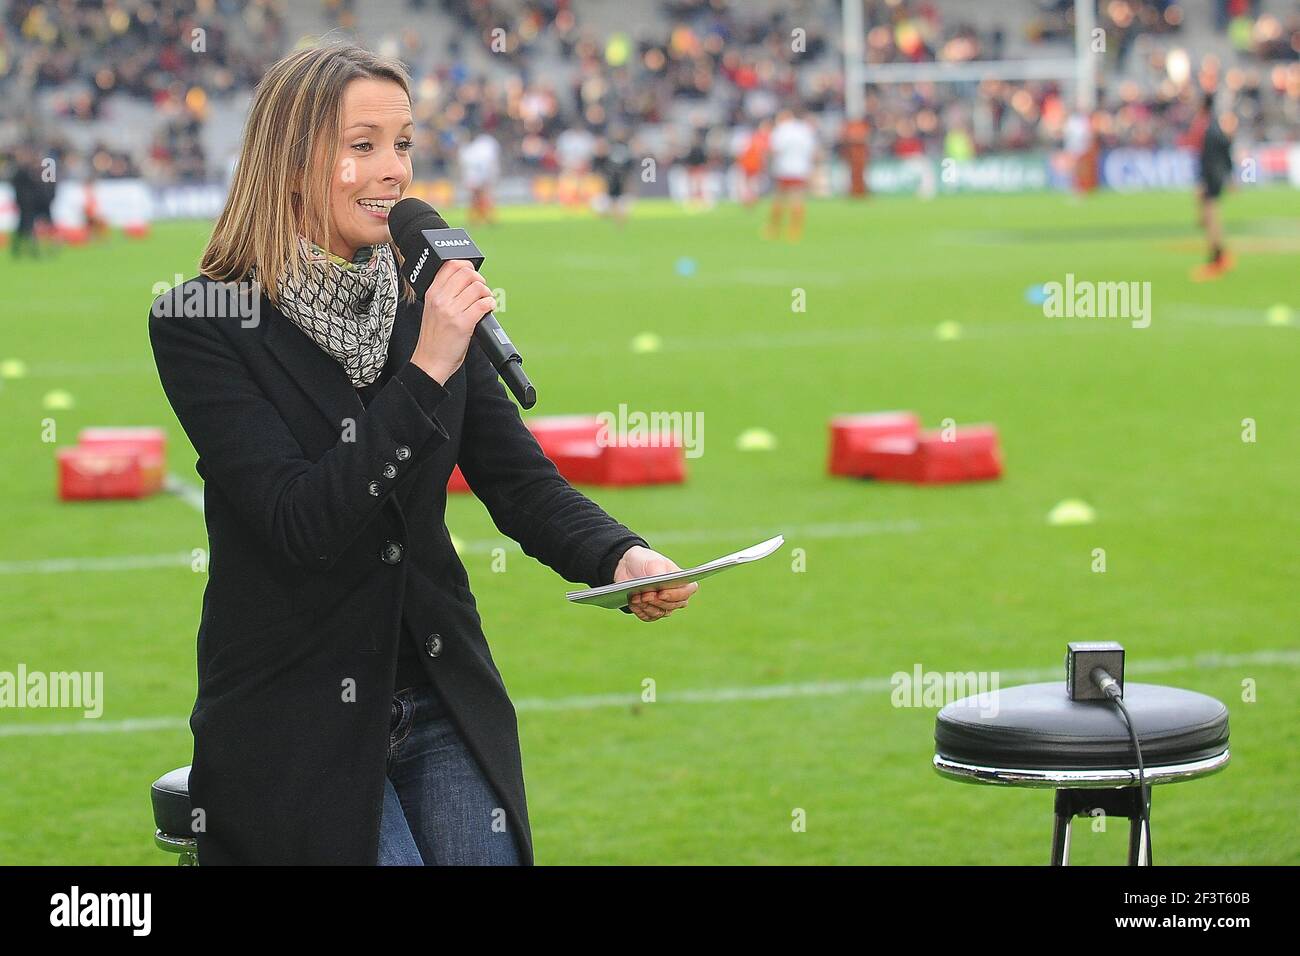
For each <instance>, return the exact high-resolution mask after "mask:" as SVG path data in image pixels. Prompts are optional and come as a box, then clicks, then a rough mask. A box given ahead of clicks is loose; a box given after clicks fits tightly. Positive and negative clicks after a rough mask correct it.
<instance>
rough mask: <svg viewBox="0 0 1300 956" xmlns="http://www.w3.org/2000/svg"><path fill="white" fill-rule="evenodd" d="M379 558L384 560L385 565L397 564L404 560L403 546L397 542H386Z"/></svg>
mask: <svg viewBox="0 0 1300 956" xmlns="http://www.w3.org/2000/svg"><path fill="white" fill-rule="evenodd" d="M379 557H380V558H381V559H383V562H384V564H397V563H399V562H400V561H401V560H402V546H401V545H400V544H398V543H397V542H396V541H385V542H384V549H383V550H382V551H380V552H379Z"/></svg>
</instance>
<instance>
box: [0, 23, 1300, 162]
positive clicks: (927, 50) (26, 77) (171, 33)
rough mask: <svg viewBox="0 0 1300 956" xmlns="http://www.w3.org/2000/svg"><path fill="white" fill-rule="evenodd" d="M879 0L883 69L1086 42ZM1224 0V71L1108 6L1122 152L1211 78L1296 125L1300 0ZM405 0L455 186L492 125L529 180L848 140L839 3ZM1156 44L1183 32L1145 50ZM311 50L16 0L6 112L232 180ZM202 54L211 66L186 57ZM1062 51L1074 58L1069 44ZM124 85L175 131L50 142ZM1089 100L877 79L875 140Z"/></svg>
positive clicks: (1167, 27)
mask: <svg viewBox="0 0 1300 956" xmlns="http://www.w3.org/2000/svg"><path fill="white" fill-rule="evenodd" d="M863 2H864V16H865V24H864V25H865V38H864V39H865V50H866V57H867V60H868V62H869V63H873V64H883V63H900V62H928V61H942V62H965V61H972V60H988V59H999V58H1001V57H1003V56H1004V55H1006V49H1007V47H1008V45H1009V44H1010V43H1011V41H1012V40H1015V41H1017V42H1019V43H1020V44H1021V46H1022V48H1023V44H1024V43H1028V44H1030V46H1031V47H1033V48H1037V47H1039V46H1040V45H1041V46H1042V47H1043V48H1044V52H1043V54H1042V55H1043V56H1053V57H1059V56H1061V55H1062V52H1063V51H1065V52H1068V46H1069V44H1071V43H1072V42H1073V31H1074V24H1073V0H1036V3H1035V4H1034V6H1033V7H1032V8H1031V12H1030V13H1028V14H1025V13H1023V12H1020V13H1017V14H1016V15H1015V16H1011V15H1008V16H1007V17H1006V18H1005V19H1001V20H997V19H996V18H993V17H990V16H989V14H988V12H987V8H984V9H983V12H981V13H980V15H979V16H978V17H976V16H975V13H976V12H979V8H977V7H975V6H974V5H972V6H971V7H970V8H969V9H970V10H971V11H972V12H971V14H970V17H971V19H969V20H968V19H967V15H966V14H965V13H964V12H963V13H961V14H959V15H955V16H954V14H953V11H954V10H958V11H965V9H966V8H964V7H962V6H959V5H954V4H946V5H943V6H940V5H938V4H936V3H935V2H932V0H863ZM1212 2H1213V21H1214V23H1213V29H1214V30H1215V31H1217V33H1218V34H1219V35H1221V37H1222V38H1224V40H1225V42H1226V43H1227V45H1228V47H1229V49H1230V51H1231V54H1232V61H1231V62H1227V63H1224V64H1223V65H1222V66H1221V67H1220V66H1219V65H1218V64H1217V61H1216V62H1215V63H1213V64H1210V65H1209V66H1207V64H1206V63H1205V62H1202V60H1201V59H1197V60H1196V61H1195V62H1193V61H1192V60H1191V59H1190V58H1189V57H1188V56H1187V55H1186V54H1182V53H1181V51H1178V50H1177V49H1176V45H1177V37H1178V35H1179V34H1180V32H1181V31H1183V30H1185V29H1186V26H1187V25H1186V24H1185V22H1184V18H1185V16H1186V12H1185V10H1184V7H1183V5H1182V4H1180V3H1178V2H1176V0H1100V3H1099V5H1098V26H1099V27H1100V28H1102V29H1103V30H1104V31H1105V34H1106V50H1105V54H1104V55H1105V57H1106V62H1107V64H1109V66H1108V67H1107V68H1106V69H1104V70H1103V73H1104V75H1106V76H1107V77H1112V76H1121V75H1122V76H1125V77H1127V78H1126V79H1123V80H1122V81H1119V82H1111V83H1109V84H1108V86H1107V89H1106V90H1105V92H1104V94H1103V97H1102V101H1101V103H1100V106H1099V110H1098V112H1097V114H1096V115H1095V116H1094V117H1093V125H1094V126H1095V128H1096V129H1097V131H1098V134H1099V136H1100V137H1101V138H1102V140H1103V142H1104V143H1106V144H1108V145H1118V144H1131V145H1161V144H1170V143H1173V142H1176V141H1177V138H1178V137H1179V135H1180V134H1181V133H1182V131H1183V129H1184V128H1185V125H1186V122H1187V121H1188V115H1189V114H1188V110H1189V108H1190V107H1189V104H1191V103H1193V102H1194V100H1195V98H1196V97H1195V94H1196V90H1197V89H1198V87H1199V84H1201V83H1202V81H1203V80H1204V77H1205V76H1206V75H1207V73H1206V71H1207V69H1208V70H1210V71H1211V72H1212V73H1213V75H1214V77H1215V82H1217V83H1219V84H1221V85H1222V87H1223V88H1224V89H1225V90H1226V91H1227V93H1228V94H1229V95H1228V96H1227V97H1223V98H1221V103H1222V105H1223V106H1224V107H1225V108H1230V109H1232V110H1233V112H1234V113H1236V114H1237V116H1238V119H1239V121H1240V128H1241V134H1244V135H1245V136H1246V137H1247V138H1255V139H1269V138H1278V137H1280V138H1284V139H1285V138H1294V137H1295V136H1296V130H1297V128H1298V126H1300V2H1297V3H1296V4H1295V5H1294V6H1293V7H1292V9H1291V11H1290V13H1289V14H1286V15H1284V16H1279V15H1277V14H1275V13H1261V12H1260V10H1259V4H1258V0H1212ZM314 3H315V4H317V5H318V9H319V12H321V13H323V14H324V19H325V22H326V23H327V24H329V25H331V26H333V27H335V28H337V30H336V32H338V33H341V34H344V35H347V34H348V33H351V32H353V31H357V30H358V27H359V26H364V25H366V24H365V17H366V14H367V6H368V4H367V0H314ZM406 10H407V12H409V13H410V14H412V15H413V16H412V17H409V18H407V22H413V20H414V15H416V14H419V13H420V12H422V11H426V10H427V11H436V12H438V13H439V14H441V15H442V16H444V17H445V18H447V19H448V20H449V21H450V22H451V23H452V24H454V25H455V26H456V27H457V29H455V30H453V31H429V30H422V29H417V28H414V27H409V26H408V27H405V28H403V27H401V26H400V25H399V26H397V28H396V29H394V30H391V31H390V30H385V29H383V28H380V27H378V26H376V25H374V24H369V25H368V26H369V31H368V32H367V31H361V32H362V33H364V34H365V35H366V36H367V37H368V38H369V39H371V40H372V45H373V46H374V47H375V48H376V49H377V50H378V51H379V52H382V53H387V54H390V55H395V56H398V57H400V58H401V59H402V60H403V61H404V62H406V63H407V65H408V66H409V67H410V69H411V72H412V78H413V90H412V92H413V109H414V113H415V119H416V123H417V134H416V142H417V147H416V149H415V151H414V152H413V154H412V155H413V160H414V162H415V164H416V174H417V176H422V177H428V176H439V175H449V176H450V175H455V173H456V169H457V157H458V154H459V152H460V150H461V149H462V148H463V147H464V146H465V145H466V144H468V143H469V142H470V140H471V139H473V137H474V136H475V135H477V134H478V133H480V132H484V131H486V132H488V133H490V134H491V136H492V137H494V138H495V139H496V140H497V142H498V143H499V147H500V155H501V157H502V165H503V167H504V171H506V172H513V173H527V172H550V171H557V170H562V169H566V168H581V167H583V166H584V165H586V164H588V163H589V162H590V161H591V159H592V157H593V156H594V154H595V151H596V150H597V148H598V147H599V144H600V143H601V141H602V140H604V141H610V142H615V141H616V142H621V143H631V144H634V146H635V148H636V150H637V151H638V154H639V155H648V156H654V157H656V158H657V159H658V160H659V161H661V162H664V161H666V162H674V161H683V160H689V161H690V164H691V165H696V166H698V165H700V164H701V163H702V162H703V163H710V164H711V163H727V162H729V161H730V160H731V159H732V158H734V156H735V155H736V154H737V153H738V152H739V151H741V150H743V148H744V145H745V143H746V142H747V137H748V132H749V131H750V130H752V129H754V128H756V127H757V126H758V125H759V124H760V123H761V122H763V121H764V120H769V119H771V118H772V117H773V116H774V115H775V114H776V112H777V110H778V109H779V108H780V107H782V106H783V105H789V104H794V103H798V104H801V105H802V106H803V107H804V108H805V109H806V110H807V111H808V113H809V114H810V115H811V118H812V119H813V121H814V122H815V123H817V124H818V125H819V127H820V131H821V133H822V135H823V137H824V138H825V140H826V142H827V145H828V146H829V145H832V144H833V143H834V141H835V138H836V136H837V135H838V129H839V112H840V110H841V106H842V102H843V91H844V76H843V69H842V60H841V55H842V50H841V47H840V43H841V38H840V32H841V24H840V7H839V3H838V2H836V0H789V2H786V3H781V4H755V5H751V4H746V3H742V2H739V0H731V2H728V0H657V2H655V3H654V4H653V6H650V5H649V4H647V6H646V9H645V10H643V11H641V15H640V17H639V19H637V18H630V19H635V23H632V24H631V25H629V26H628V27H627V28H625V29H623V28H614V29H610V28H608V27H597V26H595V25H593V23H586V22H583V19H582V16H581V13H580V10H579V9H578V8H575V6H574V5H573V3H572V2H570V0H522V2H521V0H406ZM1202 16H1203V13H1202ZM990 22H996V23H997V25H996V26H990V25H989V24H990ZM376 31H378V32H377V33H376ZM1145 35H1152V36H1157V37H1163V38H1164V39H1165V40H1168V42H1167V43H1160V44H1150V45H1146V46H1144V45H1143V44H1141V43H1139V42H1138V40H1139V39H1140V38H1141V37H1143V36H1145ZM296 40H297V38H296V37H293V36H290V35H288V31H287V28H286V8H285V0H251V2H236V0H97V2H90V0H12V2H10V3H9V5H8V7H7V8H6V12H5V14H4V19H3V22H2V23H0V146H3V145H5V140H4V138H3V132H4V130H5V128H6V126H5V124H6V122H7V123H8V124H9V126H8V128H9V129H10V130H12V129H14V128H21V129H22V130H23V133H22V135H24V136H26V137H27V139H28V141H40V140H41V139H42V137H44V140H45V142H47V143H48V145H49V148H50V150H60V149H61V150H62V151H63V154H65V155H66V159H67V161H68V162H69V163H71V164H73V165H74V167H75V166H76V165H77V164H80V165H81V166H83V167H84V168H87V169H91V170H93V171H94V172H95V173H97V174H98V175H100V176H119V175H137V174H143V175H145V176H148V177H150V178H151V179H155V180H159V181H189V180H201V179H204V178H208V179H219V178H221V176H222V175H223V173H224V169H223V166H224V164H225V162H226V161H227V159H228V152H227V154H226V155H209V152H210V150H206V149H205V146H204V135H203V134H204V129H205V123H206V122H207V120H208V117H209V109H210V107H211V105H212V103H213V102H214V101H215V100H217V99H221V98H225V97H227V96H228V95H230V94H232V93H239V92H243V93H246V92H247V91H248V90H249V89H251V87H252V86H253V85H255V84H256V82H257V80H258V79H259V78H260V76H261V75H262V72H263V71H264V69H265V67H266V66H267V65H268V64H269V63H270V62H271V61H273V60H274V59H275V58H277V57H278V56H280V55H282V54H283V53H285V52H286V51H287V50H288V49H289V48H290V47H291V46H292V45H293V43H294V42H295V41H296ZM196 43H199V44H200V45H201V46H202V53H203V55H189V53H188V51H190V50H192V49H196V47H195V44H196ZM1053 43H1059V44H1060V49H1058V50H1056V51H1055V52H1048V51H1047V50H1046V47H1047V46H1048V45H1050V44H1053ZM1171 45H1172V46H1173V47H1175V49H1174V51H1173V52H1170V53H1167V52H1166V47H1169V46H1171ZM1180 56H1181V59H1179V57H1180ZM115 93H127V94H129V95H131V96H133V97H137V98H139V99H141V100H142V101H144V102H146V103H147V104H149V106H150V108H151V110H152V117H153V122H154V123H155V124H156V128H155V129H154V132H153V135H152V136H151V138H150V139H149V141H148V142H147V144H145V145H144V146H143V147H142V148H140V149H138V150H136V152H135V153H133V154H132V155H125V154H122V153H118V152H115V150H114V149H112V148H109V147H108V146H107V145H105V144H103V143H92V144H90V145H89V147H87V146H85V145H84V144H83V148H82V149H81V150H80V151H78V150H76V149H74V148H73V147H72V145H71V144H70V143H68V142H66V141H63V142H60V141H59V137H58V134H57V133H55V134H50V133H48V130H49V129H51V128H52V129H56V130H57V129H63V128H66V127H68V126H71V127H72V128H73V129H75V127H76V124H77V122H78V121H84V120H93V119H95V118H96V117H100V116H102V114H103V109H104V103H105V100H106V98H107V97H109V96H110V95H111V94H115ZM1071 111H1072V103H1071V94H1070V92H1069V90H1068V88H1067V87H1065V86H1064V85H1063V84H1062V83H1057V82H1046V81H1029V82H1020V81H1016V82H1002V81H988V82H983V83H966V84H953V83H942V84H933V83H917V84H897V85H893V84H891V85H877V86H872V87H869V88H868V91H867V115H868V131H867V136H868V146H869V149H870V154H871V155H872V156H873V157H875V158H879V157H888V156H898V157H904V156H910V155H916V154H920V153H925V154H930V155H949V156H955V157H958V158H963V157H967V156H973V155H978V154H981V153H987V152H994V151H1016V150H1029V149H1044V148H1057V147H1060V146H1061V145H1062V143H1063V141H1064V138H1065V136H1066V126H1067V120H1068V118H1069V115H1070V113H1071ZM52 119H58V120H60V121H61V122H60V123H57V124H51V123H50V122H49V121H50V120H52ZM42 122H44V123H45V126H44V130H45V132H43V131H42V127H41V125H40V124H41V123H42ZM10 139H13V137H12V136H11V137H10ZM232 149H233V146H232ZM47 154H49V153H47Z"/></svg>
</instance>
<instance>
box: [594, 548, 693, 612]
mask: <svg viewBox="0 0 1300 956" xmlns="http://www.w3.org/2000/svg"><path fill="white" fill-rule="evenodd" d="M680 570H681V568H679V567H678V566H677V565H675V564H673V562H672V561H670V560H668V558H665V557H664V556H663V555H662V554H660V553H659V552H658V551H651V550H650V549H649V548H643V547H641V546H640V545H635V546H633V547H631V548H629V549H628V550H627V551H626V552H625V553H624V555H623V558H622V560H621V561H619V562H618V567H617V568H615V569H614V583H615V584H618V583H619V582H620V581H626V580H628V579H629V578H642V577H645V576H647V575H650V574H665V573H667V572H669V571H680ZM699 589H700V586H699V584H698V583H696V582H695V581H691V582H690V583H689V584H681V585H678V586H676V587H671V588H664V589H663V590H659V591H654V590H651V591H640V592H638V593H636V594H633V595H632V596H631V597H630V598H628V607H629V608H630V609H631V610H632V613H633V614H635V615H636V616H637V617H639V618H640V619H641V620H643V621H657V620H659V618H661V617H667V616H668V615H669V614H672V613H673V611H675V610H677V609H678V608H679V607H685V606H686V602H687V601H689V600H690V599H691V595H692V594H694V593H695V592H696V591H698V590H699Z"/></svg>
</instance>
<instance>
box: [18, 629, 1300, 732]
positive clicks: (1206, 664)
mask: <svg viewBox="0 0 1300 956" xmlns="http://www.w3.org/2000/svg"><path fill="white" fill-rule="evenodd" d="M1252 666H1255V667H1296V666H1300V650H1298V649H1291V648H1287V649H1283V650H1273V651H1255V652H1253V653H1249V654H1218V653H1207V654H1198V655H1196V656H1194V657H1169V658H1164V659H1157V660H1149V661H1140V660H1130V661H1128V662H1127V663H1126V665H1125V675H1126V676H1128V677H1135V676H1141V675H1147V674H1165V673H1170V672H1174V671H1218V670H1227V669H1231V668H1235V667H1252ZM968 670H969V669H968ZM906 673H907V674H909V676H910V674H911V671H910V670H909V671H907V672H906ZM976 673H978V672H976ZM990 673H996V674H997V675H998V685H999V686H1000V687H1012V686H1015V685H1016V684H1021V683H1027V682H1030V681H1047V680H1056V679H1061V680H1063V679H1064V677H1063V675H1062V671H1061V667H1059V666H1058V667H1042V668H1033V669H1028V670H1010V671H996V672H990ZM892 689H893V683H892V677H867V678H862V679H859V680H848V681H811V682H806V683H798V684H758V685H750V686H740V687H714V688H703V689H696V690H683V691H664V692H662V693H659V694H657V701H656V703H658V704H730V703H738V702H748V701H763V700H789V699H792V698H796V697H846V696H851V695H856V694H880V693H886V692H888V691H890V690H892ZM641 703H642V701H641V695H640V694H639V693H636V692H628V693H617V694H591V695H577V696H570V697H525V698H521V699H520V700H517V701H515V709H516V710H517V711H527V712H532V713H538V712H543V713H544V712H551V713H555V712H569V711H590V710H600V709H604V708H611V707H629V706H632V705H638V704H641ZM188 728H189V718H188V717H186V718H181V717H136V718H130V719H127V720H98V719H96V720H86V719H83V720H79V721H72V722H64V723H34V724H23V725H8V726H5V725H0V737H44V736H66V735H70V734H97V733H98V734H103V733H114V734H129V733H141V732H146V731H154V730H182V729H188Z"/></svg>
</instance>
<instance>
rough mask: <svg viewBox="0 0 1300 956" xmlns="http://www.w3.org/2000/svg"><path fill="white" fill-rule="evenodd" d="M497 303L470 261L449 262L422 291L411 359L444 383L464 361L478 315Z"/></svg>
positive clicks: (492, 308) (437, 380)
mask: <svg viewBox="0 0 1300 956" xmlns="http://www.w3.org/2000/svg"><path fill="white" fill-rule="evenodd" d="M496 307H497V302H496V299H494V298H492V290H491V289H489V288H488V287H487V283H486V282H484V281H483V277H482V276H481V275H479V274H478V272H477V271H476V270H475V268H474V267H473V266H472V265H470V264H469V263H468V262H466V261H465V260H464V259H454V260H452V261H451V262H448V263H447V264H446V265H444V266H443V267H442V268H440V269H439V270H438V274H437V275H436V276H434V277H433V283H432V284H431V285H430V286H429V290H428V291H427V292H425V293H424V312H423V313H422V314H421V316H420V339H419V341H418V342H416V343H415V351H414V352H413V353H412V355H411V361H412V362H414V363H415V364H416V365H418V366H419V367H420V368H421V369H422V370H423V371H424V372H425V373H426V374H427V375H428V376H429V377H430V378H432V379H433V380H434V381H436V382H437V383H438V384H439V385H446V384H447V379H449V378H451V377H452V376H453V375H455V374H456V370H457V369H458V368H460V366H461V364H462V363H463V362H464V361H465V353H466V352H468V351H469V340H470V337H471V336H472V335H473V334H474V327H475V326H476V325H478V322H479V319H481V318H483V316H485V315H487V314H488V313H489V312H491V311H493V310H494V309H495V308H496Z"/></svg>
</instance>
